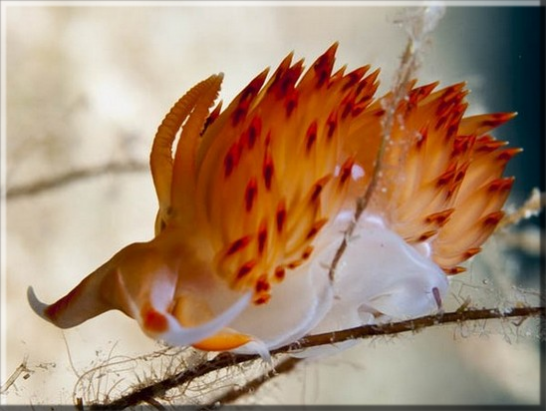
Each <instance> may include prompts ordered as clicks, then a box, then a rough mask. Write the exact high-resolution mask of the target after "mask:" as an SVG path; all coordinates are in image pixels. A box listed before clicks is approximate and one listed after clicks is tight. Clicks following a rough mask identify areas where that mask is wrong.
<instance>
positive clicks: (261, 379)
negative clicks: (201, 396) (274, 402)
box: [201, 357, 304, 411]
mask: <svg viewBox="0 0 546 411" xmlns="http://www.w3.org/2000/svg"><path fill="white" fill-rule="evenodd" d="M303 360H304V359H303V358H296V357H288V358H285V359H284V360H282V361H281V362H280V363H278V364H276V365H275V368H274V369H271V370H269V371H267V372H266V373H264V374H262V375H260V376H258V377H256V378H254V379H253V380H251V381H249V382H248V383H246V384H245V385H243V386H242V387H238V388H232V389H230V390H228V391H227V392H225V393H224V394H222V395H221V396H219V397H217V398H216V399H214V401H211V403H210V404H209V405H208V406H205V407H203V408H202V409H201V410H203V411H204V410H208V409H213V408H216V407H217V406H218V405H224V404H231V403H233V402H234V401H236V400H238V399H239V398H241V397H244V396H245V395H248V394H250V393H252V392H255V391H256V390H257V389H258V388H260V387H261V386H262V385H263V384H265V383H266V382H267V381H269V380H271V379H273V378H275V377H278V376H279V375H283V374H287V373H289V372H290V371H292V370H293V369H294V368H296V366H297V365H298V364H299V363H300V362H301V361H303Z"/></svg>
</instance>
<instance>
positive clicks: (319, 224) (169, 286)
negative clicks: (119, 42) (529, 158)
mask: <svg viewBox="0 0 546 411" xmlns="http://www.w3.org/2000/svg"><path fill="white" fill-rule="evenodd" d="M336 48H337V44H334V45H333V46H332V47H330V48H329V49H328V50H327V51H326V52H325V53H324V54H323V55H322V56H321V57H319V58H318V59H317V61H316V62H315V63H314V64H313V65H312V66H311V67H310V68H309V69H308V70H307V71H305V72H304V68H303V61H298V62H296V63H294V64H292V63H291V60H292V55H289V56H288V57H287V58H286V59H284V60H283V61H282V63H281V64H280V66H279V67H278V69H277V70H276V71H275V73H273V75H272V76H271V77H270V78H269V80H267V82H266V79H267V73H268V70H265V71H264V72H262V73H260V74H259V75H258V76H257V77H256V78H255V79H254V80H252V81H251V82H250V83H249V85H248V86H247V87H245V88H244V89H243V91H242V92H241V93H240V94H239V95H238V96H237V97H236V98H235V99H234V100H233V102H232V103H231V104H230V105H229V106H228V107H227V108H226V109H225V110H223V111H222V110H221V104H220V105H218V106H217V107H216V108H215V109H214V110H213V111H212V113H211V112H210V109H211V107H212V105H213V103H214V101H215V99H216V97H217V95H218V92H219V89H220V85H221V82H222V76H221V75H213V76H211V77H209V78H208V79H207V80H205V81H203V82H201V83H199V84H198V85H196V86H195V87H194V88H192V89H191V90H190V91H189V92H188V93H187V94H186V95H185V96H184V97H182V98H181V99H180V100H179V101H178V102H177V103H176V104H175V105H174V107H173V108H172V109H171V111H170V112H169V113H168V114H167V116H166V117H165V119H164V121H163V123H162V124H161V126H160V127H159V129H158V132H157V135H156V137H155V140H154V143H153V147H152V152H151V158H150V160H151V161H150V163H151V169H152V175H153V179H154V184H155V188H156V192H157V196H158V200H159V212H158V215H157V219H156V237H155V238H154V239H152V240H151V241H150V242H147V243H137V244H132V245H129V246H128V247H126V248H124V249H122V250H121V251H119V252H118V253H117V254H116V255H114V256H113V257H112V259H111V260H110V261H108V262H107V263H105V264H104V265H103V266H101V267H100V268H98V269H97V270H96V271H95V272H93V273H92V274H90V275H89V276H88V277H86V278H85V279H84V280H83V281H82V282H81V283H80V284H79V285H78V286H77V287H76V288H74V289H73V290H72V291H71V292H70V293H69V294H67V295H66V296H65V297H63V298H61V299H60V300H59V301H57V302H56V303H54V304H51V305H45V304H43V303H41V302H40V301H38V299H37V298H36V297H35V295H34V292H33V291H32V289H31V288H29V293H28V296H29V301H30V304H31V306H32V308H33V309H34V311H35V312H36V313H38V314H39V315H40V316H42V317H43V318H44V319H46V320H48V321H50V322H52V323H53V324H55V325H57V326H59V327H62V328H67V327H73V326H76V325H78V324H80V323H82V322H84V321H86V320H87V319H89V318H92V317H94V316H96V315H99V314H101V313H103V312H105V311H107V310H111V309H118V310H121V311H123V312H124V313H125V314H127V315H128V316H130V317H132V318H134V319H135V320H137V321H138V323H139V325H140V326H141V328H142V330H143V331H144V332H145V333H146V334H147V335H149V336H150V337H152V338H155V339H159V340H163V341H165V342H167V343H169V344H174V345H193V346H195V347H197V348H201V349H204V350H219V351H220V350H237V351H239V352H259V353H261V354H262V355H264V356H266V355H267V352H268V350H270V349H272V348H275V347H278V346H281V345H283V344H286V343H289V342H291V341H295V340H297V339H299V338H301V337H302V336H304V335H305V334H308V333H314V332H326V331H333V330H338V329H343V328H347V327H354V326H358V325H362V324H369V323H376V322H383V321H391V320H395V319H405V318H410V317H416V316H420V315H424V314H427V313H430V312H433V311H434V310H436V309H438V307H439V305H440V303H441V299H442V297H443V296H445V294H446V293H447V290H448V276H449V275H452V274H457V273H459V272H461V271H463V270H464V268H462V267H461V266H460V264H461V263H463V262H464V261H465V260H467V259H468V258H470V257H472V256H473V255H475V254H477V253H478V252H479V251H480V246H481V244H482V243H483V242H484V241H485V240H486V239H487V238H488V237H489V236H490V235H491V233H492V232H493V230H494V229H495V227H496V225H497V223H498V222H499V220H500V219H501V218H502V216H503V213H502V211H501V208H502V206H503V204H504V202H505V200H506V198H507V196H508V194H509V191H510V188H511V186H512V183H513V178H505V177H502V173H503V170H504V168H505V165H506V164H507V162H508V161H509V160H510V158H511V157H512V156H513V155H515V154H516V153H517V152H518V151H519V149H514V148H506V147H504V146H505V145H506V143H505V142H502V141H498V140H495V139H494V138H493V137H491V136H490V135H489V134H488V133H489V131H490V130H491V129H493V128H495V127H497V126H499V125H501V124H502V123H504V122H505V121H507V120H509V119H510V118H511V117H513V114H510V113H499V114H487V115H481V116H473V117H467V118H464V117H463V114H464V112H465V109H466V106H467V104H466V103H465V102H464V97H465V95H466V93H467V92H466V91H465V89H464V85H463V84H456V85H453V86H450V87H447V88H444V89H441V90H438V91H434V89H435V88H436V86H437V84H430V85H425V86H421V87H414V84H412V85H411V90H410V92H409V94H408V97H407V99H405V100H404V101H403V102H402V103H401V104H399V106H398V107H397V108H396V112H395V113H394V119H395V122H394V125H393V128H392V130H391V132H390V135H389V139H388V140H387V141H386V144H385V147H384V152H383V156H382V162H381V173H380V174H377V175H374V166H375V162H376V159H377V153H378V150H379V148H380V146H381V141H382V138H383V135H384V131H383V129H382V121H383V119H384V117H385V116H386V115H387V113H386V112H385V108H384V107H383V106H384V101H385V99H386V98H388V96H386V97H383V98H379V99H377V98H374V94H375V92H376V89H377V87H378V81H377V78H378V74H379V71H378V70H377V71H374V72H371V73H368V71H369V67H367V66H366V67H362V68H359V69H356V70H354V71H352V72H350V73H348V74H345V68H342V69H340V70H338V71H336V72H333V65H334V55H335V51H336ZM180 130H181V134H180V138H179V142H178V143H177V147H176V150H175V152H174V155H173V153H172V146H173V143H174V141H175V137H176V135H177V133H178V132H179V131H180ZM372 179H376V180H375V183H376V185H375V189H374V191H373V193H372V196H371V199H370V202H369V203H368V206H367V207H366V209H365V211H364V213H363V214H362V215H361V218H360V219H359V220H358V223H357V226H356V229H355V230H354V232H353V235H352V237H351V238H349V239H348V246H347V249H346V252H345V253H344V254H343V257H342V258H341V260H340V262H339V264H338V266H337V269H336V271H335V275H334V277H333V278H330V275H329V267H330V265H331V263H332V260H333V258H334V255H335V253H336V250H337V249H338V247H339V244H340V243H341V241H342V239H343V236H344V232H345V230H346V228H347V226H348V224H349V223H350V221H351V219H352V218H353V213H354V209H355V204H356V199H357V198H358V197H359V196H362V195H363V194H364V193H365V192H366V190H367V188H368V187H370V184H371V182H372Z"/></svg>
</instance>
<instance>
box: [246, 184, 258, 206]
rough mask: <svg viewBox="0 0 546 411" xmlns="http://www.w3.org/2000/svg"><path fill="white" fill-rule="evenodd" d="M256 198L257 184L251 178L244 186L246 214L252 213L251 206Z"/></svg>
mask: <svg viewBox="0 0 546 411" xmlns="http://www.w3.org/2000/svg"><path fill="white" fill-rule="evenodd" d="M257 196H258V183H257V182H256V179H255V178H251V179H250V181H249V182H248V184H247V185H246V190H245V208H246V211H247V213H249V212H250V211H252V206H253V205H254V202H255V201H256V197H257Z"/></svg>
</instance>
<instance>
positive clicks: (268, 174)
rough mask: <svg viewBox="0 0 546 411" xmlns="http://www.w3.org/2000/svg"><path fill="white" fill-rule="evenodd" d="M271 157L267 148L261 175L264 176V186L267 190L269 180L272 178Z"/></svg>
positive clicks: (268, 188) (269, 187)
mask: <svg viewBox="0 0 546 411" xmlns="http://www.w3.org/2000/svg"><path fill="white" fill-rule="evenodd" d="M273 172H274V167H273V158H272V157H271V153H269V150H268V151H266V153H265V154H264V162H263V165H262V175H263V178H264V183H265V188H266V189H267V190H271V181H272V179H273Z"/></svg>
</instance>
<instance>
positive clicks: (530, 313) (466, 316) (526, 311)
mask: <svg viewBox="0 0 546 411" xmlns="http://www.w3.org/2000/svg"><path fill="white" fill-rule="evenodd" d="M545 313H546V309H545V307H515V308H512V309H505V310H499V309H495V308H484V309H460V310H457V311H454V312H448V313H440V314H437V315H428V316H425V317H420V318H416V319H413V320H407V321H400V322H396V323H390V324H382V325H365V326H362V327H356V328H351V329H347V330H342V331H336V332H331V333H324V334H318V335H311V336H308V337H304V338H302V339H301V340H299V341H297V342H295V343H292V344H289V345H286V346H284V347H280V348H278V349H276V350H273V351H271V355H272V356H273V355H278V354H286V353H291V352H296V351H300V350H303V349H305V348H310V347H316V346H322V345H331V344H336V343H341V342H344V341H349V340H354V339H360V338H370V337H376V336H382V335H393V334H398V333H404V332H408V331H420V330H423V329H425V328H428V327H434V326H438V325H441V324H450V323H451V324H452V323H464V322H467V321H476V320H491V319H506V318H514V317H519V318H530V317H538V316H540V317H541V319H542V320H543V319H544V316H545ZM542 326H543V323H542V322H541V327H542ZM541 335H542V333H541ZM259 358H260V357H259V356H257V355H236V354H230V353H221V354H219V355H218V356H216V357H215V358H214V359H212V360H210V361H207V362H204V363H201V364H199V365H197V366H195V367H193V368H191V369H187V370H185V371H183V372H180V373H178V374H175V375H172V376H170V377H167V378H165V379H164V380H161V381H158V382H155V383H153V384H151V385H148V386H145V387H142V388H139V389H137V390H135V391H133V392H131V393H129V394H127V395H125V396H123V397H121V398H119V399H117V400H114V401H112V402H110V403H104V404H91V406H90V408H91V409H92V410H103V409H111V410H121V409H125V408H127V407H134V406H136V405H138V404H142V403H150V401H154V400H157V399H161V398H163V397H164V396H165V395H166V394H167V392H168V391H169V390H170V389H172V388H175V387H178V386H181V385H182V384H186V383H188V382H191V381H192V380H195V379H196V378H200V377H203V376H205V375H207V374H209V373H211V372H215V371H218V370H221V369H223V368H226V367H232V366H234V365H238V364H242V363H245V362H248V361H255V360H258V359H259ZM294 365H295V363H294ZM288 368H289V369H292V368H293V367H292V368H290V367H288ZM277 373H278V372H277ZM268 374H269V373H268ZM267 379H268V377H267V376H265V377H264V380H263V381H262V382H260V381H256V382H255V383H254V384H256V385H261V384H263V382H265V381H266V380H267Z"/></svg>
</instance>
